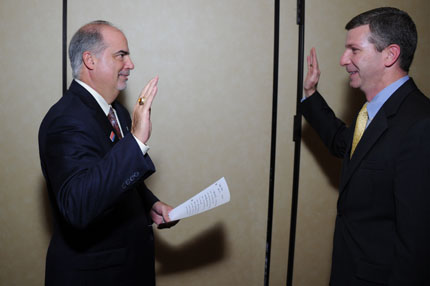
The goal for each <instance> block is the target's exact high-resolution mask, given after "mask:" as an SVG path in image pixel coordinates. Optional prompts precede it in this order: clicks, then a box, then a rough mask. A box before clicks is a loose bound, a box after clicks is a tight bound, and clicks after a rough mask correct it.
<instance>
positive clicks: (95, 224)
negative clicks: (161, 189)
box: [39, 81, 158, 286]
mask: <svg viewBox="0 0 430 286" xmlns="http://www.w3.org/2000/svg"><path fill="white" fill-rule="evenodd" d="M112 105H113V107H114V108H115V110H116V111H117V114H118V117H119V120H120V124H121V127H122V130H123V133H124V138H123V139H121V140H118V138H117V137H116V136H115V139H114V141H112V140H111V136H110V135H111V133H112V132H113V131H114V130H113V128H112V126H111V124H110V122H109V120H108V119H107V117H106V115H105V114H104V112H103V110H102V109H101V107H100V106H99V105H98V103H97V102H96V100H95V99H94V98H93V96H92V95H91V94H90V93H89V92H88V91H87V90H86V89H84V88H83V87H82V86H81V85H80V84H78V83H77V82H75V81H73V82H72V84H71V85H70V88H69V90H68V91H67V92H66V94H65V95H64V96H63V97H62V98H61V99H60V100H59V101H58V102H57V103H56V104H55V105H53V106H52V108H51V109H50V110H49V111H48V113H47V115H46V116H45V118H44V119H43V121H42V124H41V126H40V130H39V152H40V160H41V165H42V171H43V174H44V176H45V179H46V183H47V188H48V192H49V197H50V201H51V205H52V209H53V214H54V232H53V236H52V239H51V243H50V245H49V249H48V253H47V259H46V276H45V284H46V285H62V286H63V285H154V284H155V277H154V276H155V274H154V243H153V232H152V227H151V224H152V221H151V219H150V217H149V211H150V209H151V207H152V205H153V204H154V203H155V202H156V201H158V199H157V198H156V197H155V196H154V195H153V194H152V193H151V191H150V190H149V189H148V188H147V187H146V186H145V184H144V179H146V178H147V177H148V176H150V175H151V174H152V173H154V172H155V167H154V165H153V163H152V161H151V159H150V157H149V156H148V155H143V154H142V152H141V150H140V148H139V146H138V144H137V142H136V141H135V139H134V137H133V136H132V134H131V133H130V128H131V119H130V115H129V113H128V111H127V110H126V109H125V108H124V107H123V106H122V105H121V104H119V103H118V102H114V103H113V104H112Z"/></svg>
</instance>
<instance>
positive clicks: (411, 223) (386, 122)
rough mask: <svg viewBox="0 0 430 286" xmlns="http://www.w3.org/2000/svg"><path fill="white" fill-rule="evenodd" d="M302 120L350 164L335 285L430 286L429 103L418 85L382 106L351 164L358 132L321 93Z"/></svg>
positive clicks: (345, 172) (305, 107) (345, 171)
mask: <svg viewBox="0 0 430 286" xmlns="http://www.w3.org/2000/svg"><path fill="white" fill-rule="evenodd" d="M301 107H302V111H303V115H304V116H305V118H306V119H307V121H308V122H309V123H310V125H311V126H312V127H313V128H314V129H315V130H316V131H317V133H318V134H319V136H320V137H321V138H322V140H323V141H324V143H325V145H326V146H327V147H328V148H329V149H330V151H331V152H332V153H333V154H334V155H336V156H338V157H341V158H343V165H342V175H341V182H340V187H339V198H338V206H337V210H338V212H337V217H336V225H335V234H334V244H333V258H332V272H331V282H330V283H331V285H333V286H349V285H354V286H356V285H414V286H423V285H430V101H429V100H428V98H427V97H425V96H424V95H423V94H422V93H421V92H420V91H419V90H418V88H417V87H416V85H415V83H414V82H413V80H412V79H410V80H408V81H407V82H406V83H404V84H403V85H402V86H401V87H400V88H399V89H398V90H397V91H396V92H395V93H394V94H393V95H392V96H391V97H390V98H389V99H388V100H387V102H386V103H385V104H384V105H383V106H382V108H381V109H380V110H379V112H378V113H377V114H376V116H375V117H374V119H373V120H372V122H371V123H370V125H369V126H368V127H367V129H366V131H365V132H364V134H363V137H362V139H361V141H360V142H359V144H358V146H357V148H356V150H355V153H354V155H353V157H352V158H351V160H350V159H349V156H350V150H351V142H352V137H353V132H354V127H355V126H351V127H350V128H347V127H346V126H345V124H344V123H343V122H342V121H340V120H339V119H337V118H336V116H335V115H334V113H333V111H332V110H331V109H330V108H329V106H328V105H327V104H326V102H325V101H324V99H323V98H322V97H321V95H320V94H319V93H316V94H314V95H312V96H311V97H309V98H308V99H306V100H305V101H304V102H303V103H302V104H301ZM378 283H379V284H378Z"/></svg>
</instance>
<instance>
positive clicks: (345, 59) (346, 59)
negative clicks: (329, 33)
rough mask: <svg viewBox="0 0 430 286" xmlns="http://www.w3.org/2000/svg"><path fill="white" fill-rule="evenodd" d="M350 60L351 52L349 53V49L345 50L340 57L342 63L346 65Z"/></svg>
mask: <svg viewBox="0 0 430 286" xmlns="http://www.w3.org/2000/svg"><path fill="white" fill-rule="evenodd" d="M349 62H350V59H349V53H348V50H345V52H343V55H342V56H341V57H340V65H341V66H346V65H348V64H349Z"/></svg>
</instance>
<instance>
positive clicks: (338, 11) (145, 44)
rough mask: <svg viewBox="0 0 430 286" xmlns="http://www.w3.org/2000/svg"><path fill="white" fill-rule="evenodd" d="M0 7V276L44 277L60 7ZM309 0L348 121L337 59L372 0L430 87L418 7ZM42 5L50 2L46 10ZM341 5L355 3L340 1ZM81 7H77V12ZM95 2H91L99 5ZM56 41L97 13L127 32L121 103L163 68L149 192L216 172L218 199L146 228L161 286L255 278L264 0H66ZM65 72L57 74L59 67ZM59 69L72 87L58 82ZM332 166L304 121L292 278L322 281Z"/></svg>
mask: <svg viewBox="0 0 430 286" xmlns="http://www.w3.org/2000/svg"><path fill="white" fill-rule="evenodd" d="M31 2H36V1H24V0H2V1H1V3H0V27H2V28H1V29H0V51H1V53H0V64H1V66H2V67H3V76H2V77H0V110H1V112H0V122H2V123H1V131H2V136H1V137H0V142H1V146H2V152H0V162H1V163H0V164H1V165H0V168H1V171H0V285H42V284H43V277H44V260H45V253H46V248H47V245H48V243H49V237H50V233H51V230H50V215H49V206H48V203H47V196H46V188H45V185H44V181H43V177H42V174H41V171H40V167H39V158H38V146H37V132H38V127H39V124H40V121H41V119H42V117H43V115H44V114H45V113H46V111H47V109H48V108H49V107H50V106H51V105H52V104H53V103H54V102H55V101H56V100H57V99H58V98H59V97H60V96H61V89H62V86H61V44H62V43H61V29H62V27H61V23H62V19H61V13H62V11H61V9H62V7H61V1H54V2H55V3H54V2H53V1H47V0H45V1H37V3H31ZM329 2H330V3H327V1H317V0H308V1H307V2H306V12H307V15H306V40H307V47H306V49H307V50H309V48H310V47H311V46H316V47H317V49H318V50H317V51H318V55H319V59H320V66H321V70H322V73H323V75H322V79H321V84H320V90H321V91H322V92H323V93H324V94H326V98H327V100H328V101H329V103H331V104H332V107H333V108H334V109H335V111H337V112H338V114H339V115H340V116H341V117H343V118H345V120H347V121H348V120H350V118H351V117H352V113H354V112H356V109H357V106H358V104H359V103H360V100H361V95H360V94H359V93H354V92H351V91H350V89H349V88H348V85H347V75H346V73H345V71H344V70H343V68H341V67H340V66H339V65H338V62H339V57H340V54H341V53H342V49H343V42H344V38H345V31H344V29H343V27H344V25H345V23H346V22H347V20H349V19H350V18H351V17H352V16H354V15H355V14H357V13H359V12H361V11H363V10H366V9H369V8H371V7H374V5H378V6H381V5H395V6H398V7H400V8H403V9H405V10H407V11H408V12H409V13H410V14H411V15H412V17H413V18H414V19H415V21H416V24H417V26H418V32H419V49H418V51H417V53H416V59H415V63H414V65H413V68H412V70H411V74H412V76H413V77H414V78H415V80H416V82H417V84H418V85H419V86H420V87H421V88H422V90H423V91H424V92H425V93H426V94H427V95H429V94H430V83H429V82H428V81H425V78H424V77H425V76H426V73H425V71H424V68H426V67H427V66H429V64H430V63H429V61H430V60H429V58H428V57H426V53H425V52H426V51H428V46H429V41H430V39H429V36H430V35H429V32H428V31H429V28H430V25H429V21H428V18H427V17H428V16H427V15H429V12H430V7H429V4H428V1H427V0H410V1H408V3H407V4H405V1H401V0H398V1H394V0H391V1H377V4H375V1H372V0H366V1H359V2H357V1H352V0H348V1H343V0H342V1H341V0H333V1H329ZM52 3H54V4H52ZM351 4H353V5H351ZM295 5H296V1H281V29H280V30H281V39H280V71H279V72H280V74H279V76H280V77H279V79H280V84H279V110H278V138H277V140H278V141H277V144H278V150H277V165H276V181H275V206H274V224H273V245H272V260H271V272H270V282H271V283H270V285H285V279H286V269H287V256H288V238H289V223H290V204H291V188H292V167H293V151H294V150H293V148H294V146H293V142H292V130H291V126H292V119H293V115H294V114H295V97H296V73H297V33H298V32H297V31H298V30H297V26H296V23H295V20H296V19H295V16H296V15H295V9H296V6H295ZM82 7H85V9H82ZM100 7H101V8H100ZM68 12H69V13H68V15H69V16H68V17H69V21H68V27H69V29H68V36H69V39H70V37H71V35H72V33H73V32H74V31H75V30H76V29H77V28H78V27H79V26H80V25H82V24H83V23H86V22H88V21H91V20H94V19H106V20H110V21H112V22H113V23H115V24H117V25H118V26H119V27H120V28H122V29H123V30H124V32H125V33H126V35H127V37H128V39H129V46H130V48H131V52H132V59H133V60H134V63H135V65H136V68H135V70H134V71H133V72H132V75H131V77H130V80H129V87H128V89H127V91H126V92H125V93H124V94H123V95H122V96H121V101H123V103H124V104H125V105H126V106H127V107H129V108H131V106H132V105H133V103H134V100H135V98H136V96H137V95H138V93H139V91H140V89H141V88H142V87H143V86H144V84H145V83H146V82H147V81H148V80H149V79H150V78H151V77H152V76H154V75H159V76H160V83H159V88H160V89H159V93H158V96H157V98H156V101H155V102H154V106H153V135H152V137H151V140H150V142H149V143H150V145H151V151H150V153H151V156H152V158H153V159H154V161H155V163H156V166H157V170H158V172H157V173H156V174H154V175H153V176H152V177H151V178H150V180H149V185H150V187H151V189H152V190H153V191H154V192H155V193H156V194H157V195H158V196H159V197H160V198H161V199H163V200H165V201H166V202H168V203H170V204H172V205H177V204H179V203H181V202H182V201H184V200H186V199H187V198H189V197H190V196H192V195H193V194H195V193H196V192H198V191H200V190H201V189H203V188H205V187H206V186H207V185H209V184H210V183H212V182H214V181H215V180H217V179H219V178H220V177H222V176H224V177H225V178H226V179H227V182H228V184H229V187H230V190H231V202H230V203H228V204H227V205H224V206H221V207H220V208H218V209H215V210H212V211H210V212H207V213H205V214H202V215H200V216H196V217H192V218H189V219H185V220H183V221H181V222H180V224H178V225H177V226H176V227H175V228H172V229H170V230H165V231H157V233H156V236H157V261H156V263H157V264H156V266H157V280H158V285H262V284H263V277H264V259H265V242H266V227H267V226H266V223H267V222H266V216H267V198H268V186H269V155H270V128H271V104H272V102H271V100H272V61H273V12H274V4H273V1H257V0H253V1H249V0H236V1H228V0H220V1H210V2H208V1H199V0H186V1H177V0H176V1H175V0H165V1H122V2H118V1H112V0H109V1H106V0H104V1H102V0H98V1H95V0H93V1H83V0H74V1H69V11H68ZM68 73H69V75H70V69H69V70H68ZM70 80H71V79H70V78H69V82H70ZM339 167H340V165H339V162H338V161H337V160H336V159H333V158H332V157H330V156H329V154H328V153H327V151H326V150H325V149H324V147H323V146H322V144H321V143H320V141H319V140H318V138H316V135H315V133H314V132H313V131H312V130H311V129H310V128H309V126H308V125H307V124H306V123H304V132H303V144H302V159H301V180H300V195H299V217H298V229H297V242H296V254H295V257H296V263H295V272H294V285H299V286H307V285H309V286H311V285H312V286H317V285H327V281H328V277H329V270H330V252H331V239H332V234H333V222H334V216H335V205H336V198H337V192H336V188H337V180H338V173H339Z"/></svg>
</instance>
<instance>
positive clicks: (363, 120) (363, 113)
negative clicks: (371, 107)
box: [350, 102, 369, 158]
mask: <svg viewBox="0 0 430 286" xmlns="http://www.w3.org/2000/svg"><path fill="white" fill-rule="evenodd" d="M368 118H369V115H368V114H367V102H366V103H365V104H364V105H363V107H362V108H361V110H360V112H359V113H358V116H357V122H356V123H355V129H354V138H353V139H352V148H351V156H350V158H352V154H354V151H355V148H356V147H357V144H358V142H360V139H361V136H363V133H364V130H365V129H366V124H367V119H368Z"/></svg>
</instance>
